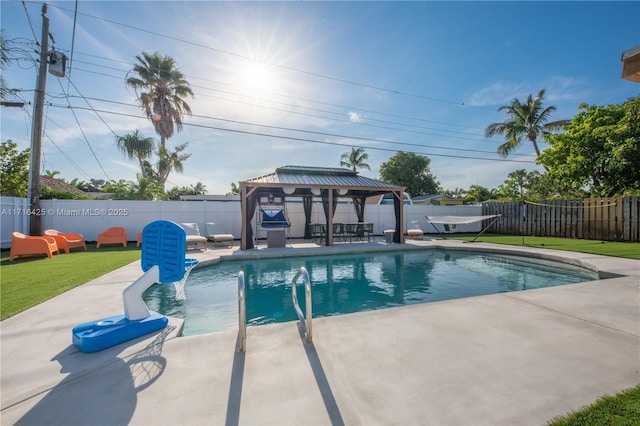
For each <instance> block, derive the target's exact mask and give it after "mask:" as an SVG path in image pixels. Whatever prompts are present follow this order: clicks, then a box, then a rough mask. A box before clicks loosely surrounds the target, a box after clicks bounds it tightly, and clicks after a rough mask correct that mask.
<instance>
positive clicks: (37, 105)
mask: <svg viewBox="0 0 640 426" xmlns="http://www.w3.org/2000/svg"><path fill="white" fill-rule="evenodd" d="M46 14H47V4H46V3H44V4H43V5H42V40H41V41H40V69H39V70H38V81H37V87H36V94H35V99H34V102H33V123H32V128H31V149H30V151H31V152H30V154H31V155H30V157H31V158H30V162H29V203H30V207H29V208H30V209H31V210H30V212H29V213H30V214H29V234H30V235H40V233H41V229H40V219H41V209H40V153H41V150H42V116H43V115H44V92H45V88H46V85H47V58H48V54H49V18H47V16H46Z"/></svg>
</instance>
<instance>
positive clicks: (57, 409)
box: [0, 240, 640, 425]
mask: <svg viewBox="0 0 640 426" xmlns="http://www.w3.org/2000/svg"><path fill="white" fill-rule="evenodd" d="M414 245H422V246H437V247H445V248H455V249H482V250H494V251H505V250H509V251H520V252H525V253H527V255H529V256H535V257H550V258H555V259H557V258H560V257H561V258H563V259H565V260H568V261H570V262H572V263H576V264H583V265H588V266H590V267H592V268H597V269H599V270H600V271H607V272H610V273H614V274H618V275H621V276H620V277H617V278H611V279H607V280H603V281H594V282H589V283H581V284H573V285H567V286H562V287H554V288H547V289H539V290H530V291H524V292H515V293H503V294H498V295H492V296H481V297H473V298H468V299H460V300H450V301H444V302H435V303H428V304H421V305H412V306H406V307H400V308H392V309H385V310H379V311H373V312H364V313H358V314H350V315H342V316H335V317H328V318H318V319H314V322H313V327H314V341H313V344H305V343H304V341H303V338H302V337H301V334H300V331H299V330H298V327H297V323H295V322H291V323H283V324H273V325H267V326H260V327H250V328H249V329H248V330H249V331H248V339H247V347H248V349H247V352H246V353H239V352H237V351H236V344H237V341H236V340H237V337H236V336H237V330H232V331H227V332H220V333H211V334H206V335H199V336H189V337H177V334H178V331H179V330H180V328H181V327H182V322H181V321H180V320H175V319H172V320H171V321H170V324H169V327H167V329H165V330H164V331H163V332H161V333H155V334H152V335H149V336H145V337H144V338H140V339H137V340H135V341H132V342H127V343H124V344H121V345H118V346H116V347H113V348H109V349H106V350H104V351H101V352H98V353H94V354H85V353H81V352H79V351H78V350H77V349H76V348H75V347H74V346H73V345H72V344H71V329H72V328H73V326H75V325H77V324H79V323H82V322H85V321H90V320H95V319H98V318H102V317H107V316H111V315H114V314H118V313H120V312H121V310H122V300H121V293H122V290H123V289H124V288H125V287H126V286H127V285H129V284H130V283H131V282H132V281H133V279H135V278H137V277H138V276H139V275H140V267H139V263H138V262H134V263H133V264H131V265H128V266H125V267H123V268H121V269H118V270H117V271H114V272H113V273H110V274H107V275H105V276H103V277H100V278H98V279H96V280H94V281H91V282H89V283H87V284H85V285H83V286H80V287H77V288H75V289H73V290H71V291H69V292H66V293H64V294H62V295H60V296H58V297H56V298H54V299H52V300H49V301H47V302H45V303H43V304H41V305H38V306H36V307H34V308H32V309H30V310H28V311H26V312H23V313H21V314H19V315H16V316H15V317H12V318H9V319H7V320H5V321H3V322H2V323H1V330H0V341H1V344H2V348H1V355H2V358H1V361H2V365H1V368H2V370H1V385H2V388H1V391H2V395H1V404H2V406H1V410H2V411H1V412H0V414H1V417H0V423H1V424H3V425H9V424H18V425H53V424H57V425H123V424H133V425H196V424H207V425H209V424H210V425H219V424H274V425H293V424H295V425H307V424H308V425H318V424H349V425H350V424H354V425H356V424H357V425H378V424H380V425H387V424H401V425H406V424H425V425H436V424H437V425H462V424H474V425H481V424H487V425H518V424H522V425H539V424H545V423H546V421H548V420H550V419H551V418H553V417H554V416H556V415H559V414H564V413H566V412H568V411H570V410H574V409H577V408H580V407H581V406H583V405H587V404H590V403H591V402H593V401H594V400H595V399H597V398H598V397H599V396H601V395H603V394H607V393H615V392H618V391H620V390H622V389H625V388H628V387H631V386H635V385H637V384H638V383H640V373H639V370H640V331H639V329H640V326H639V325H640V298H639V284H640V261H633V260H627V259H618V258H612V257H605V256H596V255H589V254H580V253H568V252H558V251H552V250H546V249H530V248H521V247H507V246H496V245H488V244H484V243H474V244H463V243H461V242H458V241H444V240H438V241H424V242H413V241H412V242H410V243H409V244H406V245H404V247H409V248H414V247H412V246H414ZM365 246H366V247H367V248H370V249H388V248H389V246H388V245H386V244H384V243H371V244H366V245H365V244H351V245H340V246H334V247H332V248H326V247H323V248H314V245H312V244H304V243H303V244H294V247H295V248H291V247H288V248H285V249H260V250H252V251H248V252H245V253H240V252H238V251H237V250H234V251H232V250H227V249H212V250H208V251H207V252H205V253H198V254H196V256H197V257H199V258H200V259H201V261H202V262H203V263H204V262H216V261H217V260H218V256H234V257H235V256H241V255H244V256H253V257H263V256H283V255H288V254H290V253H294V252H295V253H299V252H301V251H305V250H308V251H309V253H315V252H316V251H317V250H322V251H323V252H325V253H326V251H327V250H332V251H340V250H350V251H361V250H362V249H364V248H365ZM396 247H399V246H395V247H394V248H396Z"/></svg>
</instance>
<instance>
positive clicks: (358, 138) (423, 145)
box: [70, 95, 529, 156]
mask: <svg viewBox="0 0 640 426" xmlns="http://www.w3.org/2000/svg"><path fill="white" fill-rule="evenodd" d="M70 97H72V98H73V97H74V96H71V95H70ZM83 98H84V97H83ZM84 99H85V100H86V99H87V98H84ZM89 99H91V100H95V101H99V102H105V103H112V104H117V105H122V106H128V107H132V108H137V107H138V105H134V104H128V103H125V102H119V101H111V100H108V99H100V98H89ZM87 103H88V102H87ZM190 116H191V117H194V118H202V119H208V120H216V121H223V122H227V123H233V124H240V125H245V126H251V127H263V128H268V129H273V130H283V131H288V132H299V133H310V134H314V135H321V136H330V137H337V138H343V139H354V140H361V141H368V142H378V143H385V144H391V145H404V146H414V147H419V148H434V149H444V150H451V151H462V152H477V153H483V154H495V151H484V150H478V149H467V148H453V147H444V146H436V145H427V144H416V143H411V142H398V141H390V140H386V139H377V138H365V137H360V136H353V135H344V134H336V133H329V132H319V131H313V130H302V129H295V128H290V127H282V126H274V125H269V124H260V123H255V122H247V121H240V120H232V119H227V118H220V117H209V116H204V115H197V114H191V115H190ZM116 136H117V135H116ZM514 155H519V156H529V154H514Z"/></svg>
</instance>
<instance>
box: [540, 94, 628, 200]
mask: <svg viewBox="0 0 640 426" xmlns="http://www.w3.org/2000/svg"><path fill="white" fill-rule="evenodd" d="M579 109H580V112H579V113H578V114H577V115H576V116H575V117H574V118H573V120H572V122H571V124H570V125H569V126H568V128H567V130H566V131H565V132H564V133H562V134H556V135H551V136H549V137H548V141H549V144H550V145H551V148H550V149H548V150H545V152H543V153H542V154H541V155H540V158H539V162H540V164H542V165H543V166H545V167H546V168H548V169H549V172H548V175H549V178H550V179H552V180H554V181H555V182H558V183H560V184H561V185H563V186H564V190H563V192H564V193H569V192H573V193H579V192H580V191H585V192H586V194H587V195H590V196H596V197H612V196H616V195H626V194H637V193H640V167H639V166H638V165H639V164H640V96H636V97H635V98H631V99H629V100H627V101H626V102H624V103H621V104H617V105H608V106H596V105H587V104H581V105H580V106H579Z"/></svg>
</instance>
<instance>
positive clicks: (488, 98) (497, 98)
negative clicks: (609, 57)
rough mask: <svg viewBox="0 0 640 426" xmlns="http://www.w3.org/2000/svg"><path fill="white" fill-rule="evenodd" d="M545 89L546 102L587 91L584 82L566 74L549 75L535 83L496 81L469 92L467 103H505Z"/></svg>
mask: <svg viewBox="0 0 640 426" xmlns="http://www.w3.org/2000/svg"><path fill="white" fill-rule="evenodd" d="M541 89H545V101H546V102H552V103H553V102H561V101H575V100H579V99H583V98H584V97H585V96H586V95H587V93H588V90H589V89H588V87H587V85H586V83H584V82H583V81H581V80H580V79H577V78H574V77H568V76H561V75H558V76H551V77H549V78H547V79H545V80H543V81H540V82H537V83H529V82H509V81H497V82H494V83H492V84H490V85H489V86H487V87H484V88H481V89H479V90H476V91H475V92H474V93H472V94H471V96H470V97H469V100H468V101H467V102H466V104H468V105H473V106H488V105H505V104H508V103H510V102H511V101H512V100H513V99H515V98H517V99H525V98H526V97H527V96H529V95H535V94H537V93H538V92H539V91H540V90H541Z"/></svg>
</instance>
